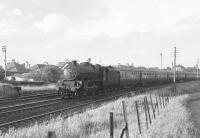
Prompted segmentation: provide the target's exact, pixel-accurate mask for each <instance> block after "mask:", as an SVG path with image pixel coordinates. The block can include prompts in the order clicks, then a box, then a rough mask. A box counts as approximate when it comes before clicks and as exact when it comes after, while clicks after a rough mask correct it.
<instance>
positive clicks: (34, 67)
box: [30, 64, 46, 70]
mask: <svg viewBox="0 0 200 138" xmlns="http://www.w3.org/2000/svg"><path fill="white" fill-rule="evenodd" d="M45 66H46V65H45V64H35V65H33V66H32V67H31V68H30V70H38V69H39V70H42V69H43V68H44V67H45Z"/></svg>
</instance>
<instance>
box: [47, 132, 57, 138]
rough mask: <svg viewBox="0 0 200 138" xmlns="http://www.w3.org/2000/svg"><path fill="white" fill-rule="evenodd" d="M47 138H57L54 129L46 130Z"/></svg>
mask: <svg viewBox="0 0 200 138" xmlns="http://www.w3.org/2000/svg"><path fill="white" fill-rule="evenodd" d="M47 138H57V137H56V133H55V132H54V131H48V135H47Z"/></svg>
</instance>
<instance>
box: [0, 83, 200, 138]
mask: <svg viewBox="0 0 200 138" xmlns="http://www.w3.org/2000/svg"><path fill="white" fill-rule="evenodd" d="M199 84H200V83H199V82H189V83H182V84H178V85H177V88H178V92H179V94H184V95H181V96H178V97H175V98H172V99H170V103H169V104H168V105H167V106H166V108H164V109H162V110H160V115H159V116H156V119H155V120H153V122H152V125H151V127H150V128H149V129H148V130H147V129H146V126H145V114H144V110H143V108H142V104H141V102H140V104H139V107H140V108H139V112H140V118H141V127H142V134H139V132H138V127H137V118H136V110H135V101H142V100H143V98H144V96H148V98H149V94H148V93H147V94H142V95H139V96H135V97H130V98H123V99H119V100H117V101H114V102H111V103H109V104H107V105H104V106H102V107H100V108H97V109H94V110H89V111H86V112H85V113H82V114H77V115H74V116H72V117H69V118H67V119H64V118H62V117H57V118H52V119H51V120H50V121H49V122H44V123H43V124H37V123H36V124H35V125H34V126H32V127H29V128H22V129H18V130H14V129H10V130H9V131H8V132H7V133H6V134H1V137H5V138H12V137H17V138H18V137H19V138H25V137H30V138H37V137H38V138H40V137H46V136H47V132H48V131H54V132H55V133H56V136H57V137H58V138H62V137H63V138H64V137H65V138H66V137H70V138H104V137H109V128H110V126H109V112H113V113H114V137H120V134H121V131H122V129H123V127H124V126H125V124H124V120H123V112H122V111H123V110H122V105H121V102H122V101H125V102H126V105H127V113H128V123H129V130H130V137H138V138H143V137H152V138H157V137H158V138H160V137H163V138H165V137H166V138H168V137H177V138H178V137H187V138H190V137H197V136H198V134H199V132H198V130H197V129H196V128H195V127H194V125H193V123H192V121H191V116H190V113H189V110H188V109H187V106H186V105H187V102H188V100H189V99H190V98H189V97H190V96H189V95H188V94H186V93H195V92H197V91H198V90H199V88H200V85H199ZM168 90H169V88H165V89H159V90H156V91H152V93H160V92H168ZM148 100H149V99H148ZM153 101H154V102H155V97H153ZM151 113H152V111H151ZM156 115H157V113H156Z"/></svg>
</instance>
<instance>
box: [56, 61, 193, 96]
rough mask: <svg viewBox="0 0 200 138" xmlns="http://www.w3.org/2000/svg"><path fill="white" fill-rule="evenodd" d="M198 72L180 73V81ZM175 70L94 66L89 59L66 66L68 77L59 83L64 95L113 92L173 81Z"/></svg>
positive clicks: (58, 86)
mask: <svg viewBox="0 0 200 138" xmlns="http://www.w3.org/2000/svg"><path fill="white" fill-rule="evenodd" d="M195 77H196V75H195V73H191V72H177V73H176V79H177V81H185V80H193V79H195ZM172 81H173V72H170V71H152V70H148V71H147V70H136V69H133V68H114V67H111V66H108V67H105V66H101V65H98V64H97V65H93V64H91V63H89V62H83V63H77V62H76V61H72V62H69V63H68V64H67V65H66V66H65V69H64V77H63V79H62V80H60V81H59V82H58V84H57V89H58V94H59V95H60V96H61V97H62V98H65V97H67V98H72V97H74V96H84V95H92V94H98V93H102V92H104V93H105V92H109V91H113V90H119V89H123V88H135V87H139V86H140V87H141V86H146V85H155V84H157V83H171V82H172Z"/></svg>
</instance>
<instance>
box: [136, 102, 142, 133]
mask: <svg viewBox="0 0 200 138" xmlns="http://www.w3.org/2000/svg"><path fill="white" fill-rule="evenodd" d="M135 108H136V112H137V120H138V129H139V132H140V134H141V126H140V114H139V110H138V104H137V101H135Z"/></svg>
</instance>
